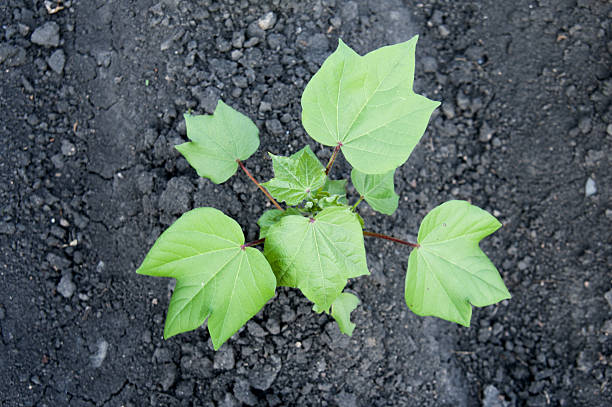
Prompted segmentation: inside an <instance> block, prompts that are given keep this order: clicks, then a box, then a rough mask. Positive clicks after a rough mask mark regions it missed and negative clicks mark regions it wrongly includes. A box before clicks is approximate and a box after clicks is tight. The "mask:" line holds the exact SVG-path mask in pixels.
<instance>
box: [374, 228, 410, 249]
mask: <svg viewBox="0 0 612 407" xmlns="http://www.w3.org/2000/svg"><path fill="white" fill-rule="evenodd" d="M363 235H364V236H372V237H378V238H379V239H385V240H390V241H392V242H395V243H400V244H403V245H406V246H410V247H421V245H420V244H418V243H410V242H407V241H405V240H402V239H398V238H397V237H392V236H387V235H383V234H381V233H374V232H367V231H365V230H364V231H363Z"/></svg>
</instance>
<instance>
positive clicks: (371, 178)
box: [351, 168, 399, 215]
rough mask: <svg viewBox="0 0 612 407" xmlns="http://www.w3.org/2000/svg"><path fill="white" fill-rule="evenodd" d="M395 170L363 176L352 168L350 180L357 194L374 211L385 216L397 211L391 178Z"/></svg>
mask: <svg viewBox="0 0 612 407" xmlns="http://www.w3.org/2000/svg"><path fill="white" fill-rule="evenodd" d="M394 175H395V170H391V171H389V172H387V173H385V174H364V173H363V172H361V171H359V170H357V169H355V168H353V170H352V171H351V180H352V181H353V185H354V186H355V189H356V190H357V192H359V193H360V194H361V196H363V198H364V199H365V201H366V202H367V203H368V204H369V205H370V206H371V207H372V209H374V210H375V211H378V212H380V213H384V214H385V215H392V214H393V212H395V210H396V209H397V204H398V202H399V196H398V195H397V194H396V193H395V185H394V184H393V176H394Z"/></svg>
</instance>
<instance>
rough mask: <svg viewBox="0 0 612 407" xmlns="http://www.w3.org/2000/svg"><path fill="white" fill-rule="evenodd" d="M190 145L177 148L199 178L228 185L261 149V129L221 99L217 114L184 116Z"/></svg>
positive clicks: (185, 144) (186, 144) (181, 145)
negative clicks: (242, 162)
mask: <svg viewBox="0 0 612 407" xmlns="http://www.w3.org/2000/svg"><path fill="white" fill-rule="evenodd" d="M185 125H186V127H187V137H189V139H190V140H191V141H190V142H187V143H183V144H180V145H178V146H176V149H177V150H178V151H180V153H181V154H183V156H185V158H186V159H187V161H188V162H189V164H191V166H192V167H193V168H195V170H196V171H197V173H198V175H199V176H200V177H204V178H208V179H210V180H211V181H212V182H214V183H215V184H220V183H222V182H225V181H227V180H228V178H230V177H231V176H232V175H234V174H235V173H236V170H237V169H238V163H237V162H236V160H246V159H247V158H249V157H250V156H251V155H253V153H254V152H255V151H257V148H259V130H257V126H255V124H254V123H253V122H252V121H251V119H249V118H248V117H246V116H245V115H243V114H242V113H240V112H238V111H236V110H234V109H232V108H231V107H229V106H228V105H226V104H225V103H223V101H222V100H219V103H218V104H217V107H216V109H215V114H214V115H212V116H209V115H199V116H192V115H189V114H185Z"/></svg>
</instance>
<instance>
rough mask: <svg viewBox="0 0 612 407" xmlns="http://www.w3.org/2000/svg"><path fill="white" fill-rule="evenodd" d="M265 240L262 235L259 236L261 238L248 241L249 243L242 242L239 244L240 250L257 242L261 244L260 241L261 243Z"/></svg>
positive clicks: (255, 244)
mask: <svg viewBox="0 0 612 407" xmlns="http://www.w3.org/2000/svg"><path fill="white" fill-rule="evenodd" d="M265 241H266V238H265V237H263V238H261V239H257V240H253V241H252V242H249V243H245V244H243V245H240V248H241V249H242V250H244V249H246V248H247V247H251V246H257V245H258V244H262V243H263V242H265Z"/></svg>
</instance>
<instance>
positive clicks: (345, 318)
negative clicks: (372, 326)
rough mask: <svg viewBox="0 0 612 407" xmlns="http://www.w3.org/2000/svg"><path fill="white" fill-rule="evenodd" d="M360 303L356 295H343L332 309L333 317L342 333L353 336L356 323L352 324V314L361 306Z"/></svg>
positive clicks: (337, 299)
mask: <svg viewBox="0 0 612 407" xmlns="http://www.w3.org/2000/svg"><path fill="white" fill-rule="evenodd" d="M359 303H360V301H359V298H357V296H356V295H353V294H351V293H342V294H340V295H339V296H338V298H336V300H335V301H334V303H333V304H332V308H331V316H332V317H334V319H335V320H336V322H337V323H338V327H339V328H340V332H342V333H343V334H347V335H348V336H352V335H353V331H354V330H355V323H354V322H351V312H353V310H354V309H355V308H357V306H358V305H359Z"/></svg>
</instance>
